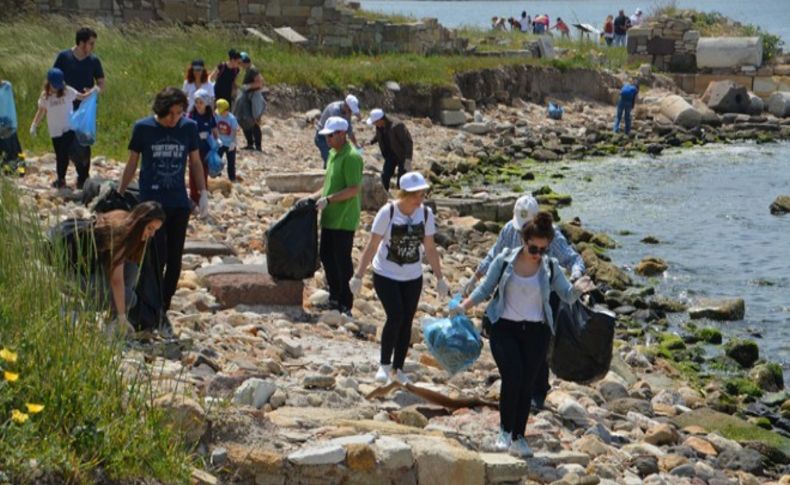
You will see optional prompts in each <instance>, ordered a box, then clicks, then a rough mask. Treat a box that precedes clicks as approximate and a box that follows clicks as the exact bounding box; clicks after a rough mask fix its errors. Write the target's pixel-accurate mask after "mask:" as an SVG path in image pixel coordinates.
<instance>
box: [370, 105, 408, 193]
mask: <svg viewBox="0 0 790 485" xmlns="http://www.w3.org/2000/svg"><path fill="white" fill-rule="evenodd" d="M367 123H368V125H374V126H375V127H376V136H374V137H373V139H372V140H370V144H371V145H372V144H374V143H376V142H378V144H379V149H380V150H381V156H383V157H384V167H383V168H382V169H381V183H382V184H384V190H389V189H390V180H391V179H392V176H393V174H394V173H395V169H396V168H397V169H398V178H397V179H396V180H400V178H401V177H402V176H403V174H404V173H406V172H407V171H409V170H411V158H412V155H413V152H414V143H413V142H412V140H411V134H410V133H409V130H407V129H406V125H405V124H403V122H402V121H400V120H399V119H398V118H395V117H394V116H392V115H388V114H385V113H384V110H382V109H378V108H376V109H374V110H372V111H371V112H370V116H368V120H367ZM399 187H400V186H399Z"/></svg>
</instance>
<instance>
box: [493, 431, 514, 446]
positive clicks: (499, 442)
mask: <svg viewBox="0 0 790 485" xmlns="http://www.w3.org/2000/svg"><path fill="white" fill-rule="evenodd" d="M512 443H513V437H512V436H511V435H510V433H508V432H507V431H505V430H503V429H502V428H500V429H499V435H497V438H496V441H495V442H494V450H496V451H499V452H503V451H507V450H508V449H509V448H510V445H511V444H512Z"/></svg>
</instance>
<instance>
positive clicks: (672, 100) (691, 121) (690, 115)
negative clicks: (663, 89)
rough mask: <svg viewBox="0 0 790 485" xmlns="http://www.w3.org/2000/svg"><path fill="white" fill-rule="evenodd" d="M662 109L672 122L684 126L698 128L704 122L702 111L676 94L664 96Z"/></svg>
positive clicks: (662, 112)
mask: <svg viewBox="0 0 790 485" xmlns="http://www.w3.org/2000/svg"><path fill="white" fill-rule="evenodd" d="M660 110H661V114H663V115H664V116H666V117H667V118H668V119H669V120H670V121H672V123H674V124H676V125H679V126H682V127H684V128H696V127H697V126H699V125H700V123H701V122H702V115H701V114H700V112H699V111H697V110H696V109H694V107H693V106H691V105H690V104H689V103H687V102H686V100H685V99H683V98H681V97H680V96H678V95H676V94H673V95H670V96H667V97H666V98H664V99H663V100H662V101H661V104H660Z"/></svg>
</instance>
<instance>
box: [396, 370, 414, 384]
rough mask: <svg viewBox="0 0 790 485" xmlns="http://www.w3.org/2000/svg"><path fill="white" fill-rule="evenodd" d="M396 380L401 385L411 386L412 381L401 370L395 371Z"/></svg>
mask: <svg viewBox="0 0 790 485" xmlns="http://www.w3.org/2000/svg"><path fill="white" fill-rule="evenodd" d="M395 380H396V381H398V382H400V383H401V384H411V379H409V376H407V375H406V374H405V373H404V372H403V370H401V369H398V370H396V371H395Z"/></svg>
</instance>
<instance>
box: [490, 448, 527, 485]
mask: <svg viewBox="0 0 790 485" xmlns="http://www.w3.org/2000/svg"><path fill="white" fill-rule="evenodd" d="M480 457H481V458H482V459H483V463H485V466H486V483H492V484H493V483H511V482H513V483H521V481H522V479H524V478H525V477H526V476H527V463H526V462H525V461H524V460H520V459H518V458H515V457H512V456H510V455H507V454H504V453H481V454H480Z"/></svg>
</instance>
